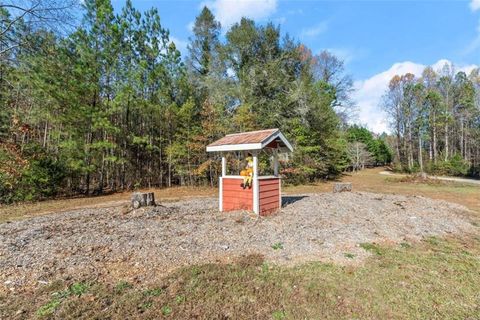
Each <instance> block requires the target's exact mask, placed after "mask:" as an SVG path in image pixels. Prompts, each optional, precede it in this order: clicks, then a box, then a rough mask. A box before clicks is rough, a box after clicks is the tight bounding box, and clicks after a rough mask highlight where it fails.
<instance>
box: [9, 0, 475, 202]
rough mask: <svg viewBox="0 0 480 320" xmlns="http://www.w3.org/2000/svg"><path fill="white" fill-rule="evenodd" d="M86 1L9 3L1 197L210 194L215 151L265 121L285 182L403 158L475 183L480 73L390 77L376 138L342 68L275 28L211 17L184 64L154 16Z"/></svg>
mask: <svg viewBox="0 0 480 320" xmlns="http://www.w3.org/2000/svg"><path fill="white" fill-rule="evenodd" d="M81 7H82V8H81V10H82V12H83V18H82V19H81V21H77V20H78V19H76V14H74V13H75V12H78V9H79V4H78V3H76V2H75V1H72V2H69V1H59V0H46V1H35V0H21V1H15V2H11V3H2V4H0V16H1V22H0V28H1V31H0V58H1V61H0V106H1V110H0V139H1V140H0V201H2V202H13V201H21V200H37V199H44V198H48V197H52V196H55V195H58V194H63V195H75V194H80V193H82V194H87V195H89V194H99V193H102V192H107V191H108V192H110V191H118V190H126V189H134V188H139V187H170V186H174V185H214V184H216V182H217V177H218V174H219V162H218V161H217V159H216V158H215V156H214V155H208V154H207V153H206V152H205V147H206V145H207V144H208V143H210V142H212V141H214V140H216V139H218V138H220V137H222V136H224V135H225V134H227V133H232V132H242V131H249V130H256V129H266V128H279V129H280V130H282V132H283V133H284V134H285V135H286V136H287V138H288V139H289V140H290V141H292V142H293V144H294V147H295V151H294V153H293V155H292V157H291V159H290V161H288V162H284V163H282V170H281V173H282V175H283V176H284V178H285V181H287V182H289V183H305V182H311V181H315V180H317V179H328V178H334V177H336V176H338V175H339V174H341V173H342V172H343V171H344V170H347V169H351V170H358V169H361V168H363V167H365V166H366V165H379V164H382V165H383V164H388V163H390V162H391V161H392V155H394V156H395V163H396V164H397V167H398V168H399V169H403V170H410V171H415V170H420V168H423V169H424V170H427V169H428V170H431V171H432V172H434V171H436V172H440V171H441V170H444V169H445V168H447V169H448V168H450V167H452V166H454V167H455V168H461V170H457V171H455V170H456V169H455V170H451V172H454V174H464V175H466V174H471V175H478V161H479V159H480V155H479V149H478V142H479V141H480V137H479V112H478V110H479V108H478V105H479V98H478V93H479V92H480V90H479V84H480V80H479V76H478V70H476V71H474V72H472V75H469V76H466V75H465V74H462V73H458V74H456V75H454V74H453V71H452V70H449V71H447V70H442V72H441V73H440V74H436V73H435V72H434V71H433V70H426V72H425V75H424V77H422V78H421V79H415V78H413V77H412V76H410V75H404V76H399V77H396V78H394V79H393V80H392V83H391V85H390V90H389V91H388V92H387V93H386V95H385V108H386V110H388V111H389V113H390V114H391V119H392V121H393V122H392V124H393V125H392V130H394V131H393V132H394V135H392V136H388V135H386V134H383V135H381V136H377V135H373V134H372V133H371V132H369V131H368V130H367V129H365V128H362V127H359V126H350V125H348V123H349V120H352V119H353V118H354V117H355V104H354V102H353V101H352V100H351V97H350V96H351V93H352V90H353V82H352V79H351V78H350V77H349V76H348V74H347V73H346V71H345V68H344V64H343V62H342V61H341V60H340V59H338V58H337V57H335V56H334V55H333V54H331V53H329V52H328V51H324V52H321V53H320V54H318V55H314V54H312V52H311V51H310V50H309V49H308V48H307V47H306V46H304V45H302V44H301V43H300V42H299V41H297V40H296V39H294V38H292V37H290V36H288V35H284V34H282V32H281V30H280V27H279V26H277V25H274V24H272V23H268V24H265V25H260V24H257V23H256V22H255V21H253V20H250V19H246V18H243V19H242V20H241V21H240V22H239V23H236V24H234V25H233V26H232V27H231V28H230V29H229V30H227V31H226V33H225V34H224V35H223V34H222V31H221V26H220V23H219V22H217V21H216V20H215V17H214V16H213V14H212V12H211V11H210V10H209V9H208V8H204V9H203V10H202V11H201V13H200V14H199V15H198V17H197V18H196V20H195V23H194V26H193V32H192V36H191V38H190V39H189V45H188V54H187V56H185V57H182V56H181V54H180V52H179V51H178V50H177V48H176V46H175V43H174V42H172V41H171V39H170V38H169V31H168V29H167V28H166V27H165V26H163V25H162V23H161V20H160V16H159V13H158V11H157V10H156V9H155V8H152V9H150V10H148V11H146V12H143V13H141V12H139V11H137V10H136V9H135V8H134V7H133V6H132V3H131V2H130V1H127V2H126V5H125V7H124V8H123V9H122V10H121V11H120V12H117V13H116V12H114V10H113V8H112V5H111V3H110V0H85V1H83V4H82V5H81ZM75 10H77V11H75ZM387 142H388V144H387ZM391 150H393V153H392V151H391ZM423 155H425V156H424V157H423V158H422V156H423ZM427 155H428V156H427ZM266 166H267V159H266V156H264V157H263V159H262V161H261V168H266ZM449 172H450V171H449Z"/></svg>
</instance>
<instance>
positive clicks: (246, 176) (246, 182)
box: [240, 157, 253, 189]
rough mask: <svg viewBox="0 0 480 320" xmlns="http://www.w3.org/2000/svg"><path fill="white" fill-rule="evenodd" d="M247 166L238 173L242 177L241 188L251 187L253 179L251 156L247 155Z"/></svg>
mask: <svg viewBox="0 0 480 320" xmlns="http://www.w3.org/2000/svg"><path fill="white" fill-rule="evenodd" d="M245 160H247V166H246V167H245V169H244V170H242V171H240V175H241V176H242V177H243V184H242V187H243V189H245V188H247V187H249V188H251V187H252V179H253V158H252V157H247V158H246V159H245Z"/></svg>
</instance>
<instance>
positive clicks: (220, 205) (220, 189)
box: [218, 154, 227, 212]
mask: <svg viewBox="0 0 480 320" xmlns="http://www.w3.org/2000/svg"><path fill="white" fill-rule="evenodd" d="M226 175H227V159H226V158H225V155H224V154H222V175H221V176H220V178H219V180H218V211H220V212H222V211H223V177H225V176H226Z"/></svg>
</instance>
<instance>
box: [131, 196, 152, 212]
mask: <svg viewBox="0 0 480 320" xmlns="http://www.w3.org/2000/svg"><path fill="white" fill-rule="evenodd" d="M154 205H155V194H154V193H153V192H147V193H142V192H135V193H134V194H132V207H133V208H135V209H138V208H140V207H146V206H154Z"/></svg>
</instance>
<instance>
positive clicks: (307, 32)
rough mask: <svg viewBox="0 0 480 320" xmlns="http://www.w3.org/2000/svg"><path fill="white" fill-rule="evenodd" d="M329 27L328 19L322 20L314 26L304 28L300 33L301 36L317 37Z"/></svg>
mask: <svg viewBox="0 0 480 320" xmlns="http://www.w3.org/2000/svg"><path fill="white" fill-rule="evenodd" d="M327 29H328V23H327V21H322V22H320V23H318V24H316V25H315V26H313V27H310V28H306V29H303V30H302V32H301V33H300V37H301V38H305V37H316V36H318V35H320V34H321V33H324V32H325V31H327Z"/></svg>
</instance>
